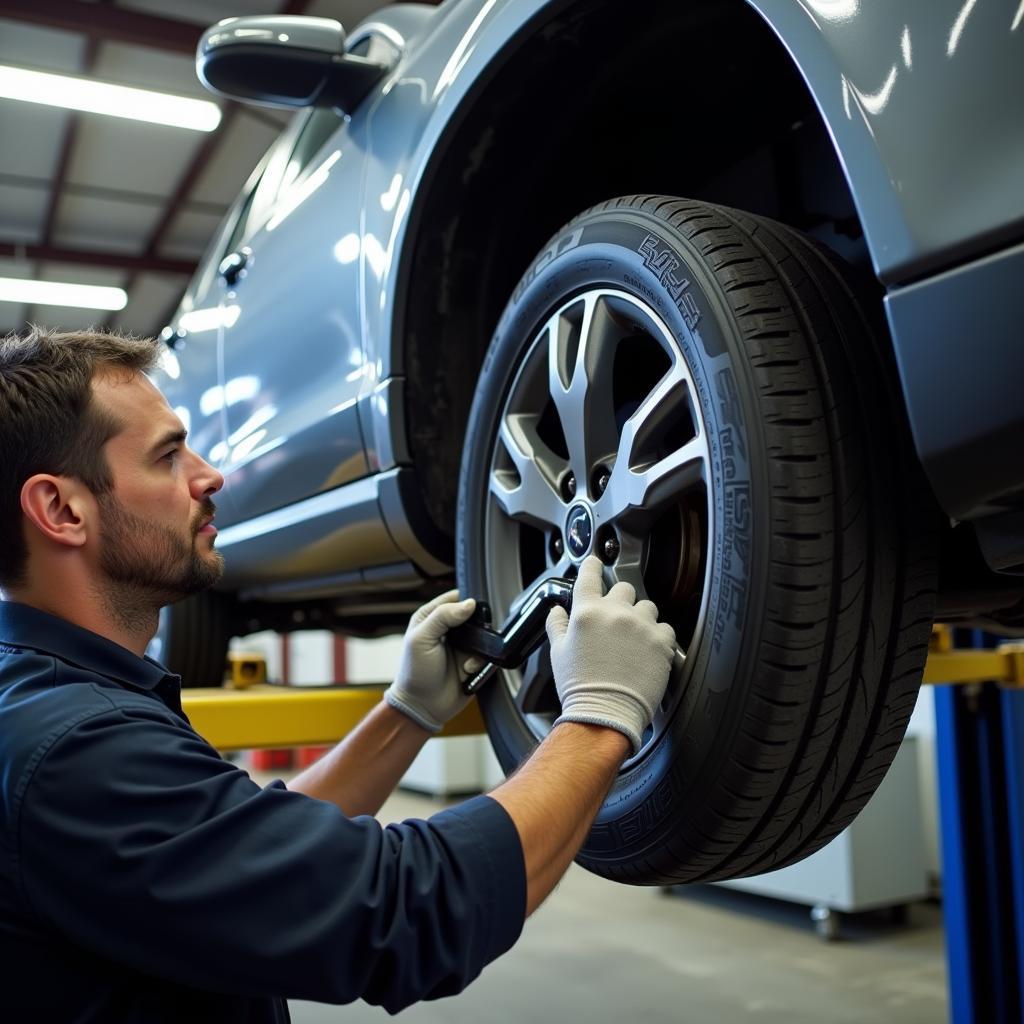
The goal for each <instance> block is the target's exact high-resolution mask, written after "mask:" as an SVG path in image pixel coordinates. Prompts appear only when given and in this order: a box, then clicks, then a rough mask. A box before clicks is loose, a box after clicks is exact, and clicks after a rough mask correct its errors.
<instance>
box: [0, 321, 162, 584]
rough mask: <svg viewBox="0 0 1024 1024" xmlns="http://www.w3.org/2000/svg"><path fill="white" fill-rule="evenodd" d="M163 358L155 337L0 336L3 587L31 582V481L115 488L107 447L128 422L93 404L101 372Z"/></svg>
mask: <svg viewBox="0 0 1024 1024" xmlns="http://www.w3.org/2000/svg"><path fill="white" fill-rule="evenodd" d="M159 354H160V349H159V343H158V342H156V341H154V340H153V339H152V338H133V337H129V336H124V335H120V334H107V333H103V332H100V331H75V332H67V333H61V334H58V333H56V332H54V331H49V330H46V329H45V328H41V327H34V326H33V327H31V328H30V329H29V330H28V332H27V333H25V334H23V335H17V334H9V335H8V336H7V337H6V338H0V587H5V588H6V587H11V586H17V585H18V584H20V583H23V582H24V578H25V570H26V562H27V559H28V549H27V547H26V545H25V537H24V534H23V532H22V519H23V514H22V511H21V488H22V485H23V484H24V482H25V481H26V480H27V479H28V478H29V477H30V476H34V475H35V474H36V473H52V474H53V475H54V476H69V477H75V478H77V479H78V480H81V481H82V483H84V484H85V485H86V487H88V488H89V489H90V490H91V491H93V493H95V494H105V493H107V492H108V491H110V489H111V487H112V486H113V480H112V478H111V474H110V467H109V466H108V465H107V461H106V459H105V458H104V455H103V450H102V449H103V446H104V445H105V444H106V443H107V441H109V440H110V438H111V437H113V436H114V435H115V434H116V433H118V432H119V431H120V429H121V424H120V423H118V422H117V420H116V419H115V418H114V417H113V416H111V415H109V414H108V413H106V412H104V411H101V410H99V409H97V408H96V406H95V404H94V403H93V402H92V381H93V377H94V376H95V374H96V372H97V371H98V370H100V369H104V368H107V367H120V368H123V369H124V370H126V371H130V372H140V373H145V372H147V371H149V370H151V369H153V367H154V366H155V365H156V361H157V359H158V357H159Z"/></svg>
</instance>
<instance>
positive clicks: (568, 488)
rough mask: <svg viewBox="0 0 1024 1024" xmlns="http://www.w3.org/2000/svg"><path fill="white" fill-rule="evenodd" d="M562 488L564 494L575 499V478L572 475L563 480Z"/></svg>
mask: <svg viewBox="0 0 1024 1024" xmlns="http://www.w3.org/2000/svg"><path fill="white" fill-rule="evenodd" d="M563 486H564V487H565V493H566V494H567V495H568V497H570V498H575V497H576V477H575V476H573V474H572V473H570V474H569V475H568V476H567V477H566V478H565V484H564V485H563Z"/></svg>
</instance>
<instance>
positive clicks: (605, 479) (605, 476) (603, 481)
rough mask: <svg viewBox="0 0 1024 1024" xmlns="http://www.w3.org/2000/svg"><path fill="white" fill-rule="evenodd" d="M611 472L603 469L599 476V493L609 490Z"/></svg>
mask: <svg viewBox="0 0 1024 1024" xmlns="http://www.w3.org/2000/svg"><path fill="white" fill-rule="evenodd" d="M611 478H612V477H611V474H610V473H609V472H608V470H606V469H602V470H601V472H600V474H599V475H598V478H597V493H598V494H604V492H605V491H606V490H608V483H609V481H610V480H611Z"/></svg>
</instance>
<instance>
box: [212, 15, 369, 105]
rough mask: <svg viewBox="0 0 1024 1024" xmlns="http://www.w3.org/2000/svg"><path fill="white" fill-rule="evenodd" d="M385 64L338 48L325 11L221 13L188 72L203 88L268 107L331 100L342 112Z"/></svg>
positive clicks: (339, 37)
mask: <svg viewBox="0 0 1024 1024" xmlns="http://www.w3.org/2000/svg"><path fill="white" fill-rule="evenodd" d="M385 71H387V68H386V67H385V66H384V65H382V64H377V63H376V62H374V61H371V60H367V59H366V58H365V57H357V56H355V55H353V54H347V53H345V30H344V28H342V26H341V23H340V22H337V21H334V20H332V19H331V18H307V17H298V16H288V15H270V16H266V17H262V16H257V17H251V18H227V19H225V20H224V21H220V22H218V23H217V24H216V25H213V26H212V27H211V28H208V29H207V30H206V31H205V32H204V33H203V36H202V39H200V40H199V47H198V49H197V50H196V74H197V75H198V76H199V80H200V81H201V82H202V83H203V85H205V86H206V88H207V89H209V90H210V91H211V92H215V93H218V94H219V95H221V96H227V97H228V98H229V99H234V100H241V101H242V102H246V103H257V104H265V105H268V106H275V107H335V108H337V109H339V110H341V111H342V112H343V113H346V114H350V113H352V111H354V110H355V109H356V107H358V106H359V104H360V103H361V102H362V100H363V98H364V97H365V96H366V94H367V93H368V92H369V91H370V89H371V88H372V87H373V85H374V84H375V83H376V82H377V81H379V80H380V78H381V77H383V75H384V73H385Z"/></svg>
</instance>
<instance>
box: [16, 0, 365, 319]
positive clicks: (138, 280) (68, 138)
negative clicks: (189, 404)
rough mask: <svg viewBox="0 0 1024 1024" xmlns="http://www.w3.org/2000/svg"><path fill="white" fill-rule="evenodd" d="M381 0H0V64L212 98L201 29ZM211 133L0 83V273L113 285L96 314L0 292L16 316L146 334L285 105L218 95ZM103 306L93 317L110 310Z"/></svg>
mask: <svg viewBox="0 0 1024 1024" xmlns="http://www.w3.org/2000/svg"><path fill="white" fill-rule="evenodd" d="M383 6H385V4H384V3H382V2H381V0H174V2H171V0H133V2H131V3H115V2H113V0H0V64H16V65H18V66H21V67H30V68H33V69H36V70H42V71H55V72H60V73H65V74H77V75H87V76H90V77H96V78H100V79H103V80H105V81H110V82H116V83H119V84H122V85H132V86H137V87H140V88H144V89H158V90H162V91H164V92H173V93H177V94H179V95H182V96H195V97H197V98H201V99H213V98H214V97H212V96H211V94H210V93H208V92H206V90H205V89H203V87H202V86H201V85H200V83H199V81H198V79H197V78H196V74H195V59H194V58H195V48H196V44H197V43H198V41H199V37H200V35H201V34H202V31H203V30H204V29H205V28H206V27H207V26H209V25H211V24H213V23H214V22H216V21H219V20H220V19H221V18H229V17H235V16H239V15H245V14H273V13H279V14H310V15H317V16H320V17H328V18H336V19H337V20H339V21H340V22H341V23H342V24H343V25H344V26H345V28H346V29H349V30H350V29H352V28H354V27H355V25H356V24H357V23H358V22H359V21H361V20H362V19H363V18H365V17H366V16H367V15H368V14H370V13H372V12H373V11H374V10H377V9H379V8H381V7H383ZM217 102H218V104H219V106H220V107H221V111H222V114H223V117H222V119H221V123H220V125H219V127H218V128H217V129H216V130H215V131H213V132H209V133H207V132H197V131H190V130H188V129H183V128H170V127H163V126H159V125H151V124H145V123H142V122H139V121H129V120H125V119H122V118H116V117H106V116H104V115H102V114H78V113H74V112H71V111H67V110H63V109H59V108H56V107H46V106H41V105H39V104H36V103H24V102H19V101H17V100H7V99H2V98H0V139H3V145H2V146H0V277H18V278H30V279H32V280H42V281H62V282H66V283H68V282H73V283H76V284H98V285H113V286H115V287H119V288H124V289H125V290H126V291H127V293H128V305H127V306H126V307H125V308H124V309H123V310H121V311H119V312H117V313H113V314H107V313H104V312H102V311H96V310H89V309H81V310H80V309H71V308H68V307H65V306H42V305H35V306H28V305H19V304H16V303H11V302H0V332H2V333H6V332H7V331H11V330H22V329H24V327H25V325H26V324H27V323H39V324H43V325H45V326H47V327H56V328H61V329H66V330H72V329H80V328H85V327H89V326H101V325H102V326H105V327H108V328H110V327H113V328H119V329H123V330H126V331H131V332H134V333H137V334H155V333H158V332H159V331H160V329H161V328H162V327H163V326H164V324H166V323H167V321H168V319H169V318H170V316H171V314H172V313H173V311H174V309H175V307H176V306H177V304H178V300H179V299H180V297H181V294H182V292H183V291H184V289H185V285H186V284H187V282H188V278H189V276H190V275H191V273H192V270H193V268H194V266H195V264H196V261H197V260H198V259H199V257H200V256H201V255H202V253H203V250H204V249H205V247H206V244H207V242H208V241H209V239H210V238H211V237H212V235H213V232H214V230H215V229H216V227H217V224H218V222H219V221H220V219H221V217H222V216H223V215H224V213H225V211H226V210H227V208H228V206H229V205H230V203H231V201H232V200H233V199H234V197H235V196H236V195H237V193H238V191H239V190H240V189H241V187H242V186H243V185H244V183H245V181H246V179H247V178H248V176H249V173H250V172H251V171H252V169H253V167H254V166H255V165H256V163H257V162H258V161H259V159H260V157H261V156H262V155H263V153H264V152H265V151H266V149H267V147H268V146H269V145H270V143H271V142H272V141H273V139H274V138H275V137H276V135H277V134H278V132H279V131H280V130H281V128H282V126H283V125H284V124H285V123H286V122H287V120H288V117H289V114H288V112H287V111H281V110H273V109H269V108H255V107H247V106H243V105H240V104H235V103H231V102H228V101H224V100H220V99H218V100H217ZM108 317H109V319H104V318H108Z"/></svg>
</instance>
